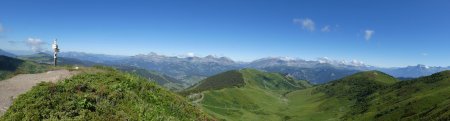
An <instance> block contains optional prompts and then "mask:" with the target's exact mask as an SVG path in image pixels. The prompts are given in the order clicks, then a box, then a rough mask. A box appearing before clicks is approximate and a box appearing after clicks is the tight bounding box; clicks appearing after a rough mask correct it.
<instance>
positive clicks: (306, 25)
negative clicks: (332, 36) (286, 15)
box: [292, 18, 316, 31]
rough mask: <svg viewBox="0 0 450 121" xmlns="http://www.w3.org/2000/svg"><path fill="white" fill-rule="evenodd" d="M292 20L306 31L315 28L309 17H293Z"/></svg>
mask: <svg viewBox="0 0 450 121" xmlns="http://www.w3.org/2000/svg"><path fill="white" fill-rule="evenodd" d="M292 21H293V22H294V24H297V25H300V26H302V28H303V29H306V30H308V31H314V30H315V29H316V28H315V24H314V21H313V20H311V19H309V18H305V19H298V18H295V19H294V20H292Z"/></svg>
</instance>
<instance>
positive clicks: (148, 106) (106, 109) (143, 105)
mask: <svg viewBox="0 0 450 121" xmlns="http://www.w3.org/2000/svg"><path fill="white" fill-rule="evenodd" d="M88 70H94V71H84V72H82V73H81V74H78V75H75V76H74V77H72V78H70V79H66V80H63V81H59V82H57V83H40V84H38V85H37V86H35V87H33V88H32V89H31V90H30V91H29V92H27V93H25V94H22V95H20V96H19V97H18V98H17V99H15V100H14V103H13V105H12V106H11V107H10V108H9V109H8V111H7V112H6V113H5V114H4V115H3V116H2V117H1V119H0V120H44V119H45V120H46V119H49V120H105V119H107V120H211V119H210V118H209V117H208V116H207V115H205V114H204V113H202V112H201V111H200V110H199V109H197V108H196V107H194V106H192V105H191V104H189V103H188V102H187V101H186V100H185V99H184V98H182V97H181V96H178V95H176V94H174V93H171V92H169V91H167V90H165V89H163V88H161V87H159V86H158V85H156V84H155V83H150V82H148V80H146V79H143V78H141V77H139V76H136V75H133V74H128V73H122V72H119V71H116V70H114V69H111V68H105V67H96V68H94V69H88Z"/></svg>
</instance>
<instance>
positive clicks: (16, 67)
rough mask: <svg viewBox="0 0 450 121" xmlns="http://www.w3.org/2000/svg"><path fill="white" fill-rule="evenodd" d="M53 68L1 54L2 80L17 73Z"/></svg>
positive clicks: (0, 71)
mask: <svg viewBox="0 0 450 121" xmlns="http://www.w3.org/2000/svg"><path fill="white" fill-rule="evenodd" d="M51 68H52V67H51V66H49V65H45V64H37V63H34V62H31V61H25V60H20V59H16V58H11V57H7V56H2V55H0V80H3V79H7V78H11V77H12V76H14V75H17V74H28V73H41V72H45V71H48V70H50V69H51Z"/></svg>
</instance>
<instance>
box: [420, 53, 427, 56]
mask: <svg viewBox="0 0 450 121" xmlns="http://www.w3.org/2000/svg"><path fill="white" fill-rule="evenodd" d="M420 55H422V56H428V53H420Z"/></svg>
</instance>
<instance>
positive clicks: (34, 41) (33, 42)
mask: <svg viewBox="0 0 450 121" xmlns="http://www.w3.org/2000/svg"><path fill="white" fill-rule="evenodd" d="M25 43H26V45H27V46H29V47H31V50H33V51H34V52H41V51H42V48H43V47H42V46H43V45H45V44H47V43H45V42H44V41H42V40H41V39H38V38H31V37H30V38H28V39H27V40H26V41H25Z"/></svg>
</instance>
